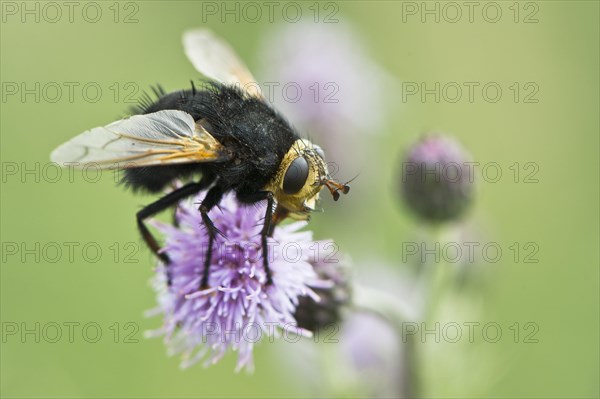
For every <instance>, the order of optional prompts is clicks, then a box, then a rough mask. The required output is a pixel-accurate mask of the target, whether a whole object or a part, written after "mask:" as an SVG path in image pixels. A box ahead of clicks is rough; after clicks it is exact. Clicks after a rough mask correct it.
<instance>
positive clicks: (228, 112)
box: [123, 82, 298, 197]
mask: <svg viewBox="0 0 600 399" xmlns="http://www.w3.org/2000/svg"><path fill="white" fill-rule="evenodd" d="M191 86H192V87H191V89H188V90H182V91H177V92H172V93H168V94H166V93H165V92H164V90H163V89H162V88H161V87H160V86H157V87H156V88H155V89H154V88H153V91H154V93H155V95H156V96H157V97H158V98H157V99H156V100H154V101H152V99H151V98H150V95H148V94H147V93H144V94H143V95H142V98H141V99H140V104H139V105H138V106H137V107H136V108H135V109H134V110H133V111H134V112H135V113H136V114H146V113H152V112H157V111H161V110H168V109H176V110H181V111H184V112H187V113H188V114H190V115H191V116H192V117H193V118H194V120H196V121H199V120H202V123H203V126H205V128H206V129H207V131H209V133H210V134H212V135H213V137H215V138H216V139H217V140H218V141H219V142H220V143H221V144H223V145H224V146H225V147H226V148H227V150H228V151H229V152H230V153H231V154H233V156H232V158H231V159H229V160H227V161H224V162H206V163H190V164H183V165H165V166H162V165H161V166H150V167H144V168H133V169H128V170H126V171H125V176H124V178H123V182H124V184H125V185H126V186H128V187H131V188H133V189H134V190H146V191H150V192H159V191H161V190H163V189H164V188H165V187H166V186H167V185H168V184H170V183H171V182H172V181H173V180H175V179H190V178H194V175H203V174H204V175H211V176H215V181H216V183H217V184H219V185H221V186H222V187H223V188H224V189H225V190H234V191H236V192H237V193H238V194H251V193H255V192H257V191H259V190H261V189H262V188H263V187H264V186H265V185H266V184H267V183H268V181H269V180H270V179H271V178H272V177H273V175H274V174H275V173H276V172H277V170H278V168H279V165H280V164H281V161H282V159H283V157H284V155H285V154H286V153H287V151H288V150H289V149H290V148H291V146H292V144H293V143H294V142H295V141H296V140H297V139H298V135H297V134H296V133H295V132H294V130H293V129H292V128H291V126H290V125H289V124H288V123H287V122H286V120H285V119H284V118H283V117H282V116H281V115H280V114H279V113H277V112H276V111H275V110H274V109H273V108H272V107H270V106H269V105H268V104H267V103H266V102H265V101H263V100H262V99H259V98H254V97H248V96H247V95H246V94H245V93H244V92H243V91H242V90H240V89H239V88H236V87H233V86H227V85H224V84H221V83H217V82H202V85H201V87H199V88H197V87H196V86H195V85H194V83H193V82H192V85H191ZM242 197H243V195H242Z"/></svg>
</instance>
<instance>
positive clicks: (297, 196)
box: [265, 139, 349, 219]
mask: <svg viewBox="0 0 600 399" xmlns="http://www.w3.org/2000/svg"><path fill="white" fill-rule="evenodd" d="M324 158H325V157H324V154H323V150H321V148H320V147H319V146H316V145H314V144H312V143H311V142H310V141H308V140H303V139H299V140H296V142H295V143H294V144H293V145H292V147H291V148H290V149H289V151H288V152H287V154H285V156H284V157H283V160H282V161H281V165H280V166H279V169H278V171H277V173H276V174H275V176H274V177H273V178H272V179H271V181H270V182H269V183H268V184H267V185H266V187H265V190H266V191H270V192H272V193H273V194H274V197H275V199H276V201H277V205H278V206H279V207H282V208H284V209H285V210H287V211H288V212H289V213H290V214H289V216H291V217H293V218H294V219H308V216H309V214H310V212H312V211H314V210H315V209H316V206H317V202H318V200H319V192H320V191H321V189H322V188H323V186H327V187H328V188H329V190H330V191H331V193H332V195H333V196H334V199H337V198H338V197H339V194H338V193H337V191H338V190H342V192H344V193H347V192H348V190H349V189H348V188H347V186H343V185H340V184H339V183H336V182H334V181H332V180H331V179H330V177H329V172H328V170H327V164H326V163H325V159H324Z"/></svg>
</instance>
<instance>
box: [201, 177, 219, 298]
mask: <svg viewBox="0 0 600 399" xmlns="http://www.w3.org/2000/svg"><path fill="white" fill-rule="evenodd" d="M223 194H224V191H223V189H222V188H221V187H220V186H218V185H217V186H214V187H213V188H211V189H210V190H209V191H208V193H207V194H206V197H204V200H203V201H202V204H201V205H200V208H199V210H200V213H201V214H202V222H203V223H204V226H205V227H206V230H207V231H208V248H207V250H206V257H205V258H204V271H203V274H202V280H201V281H200V289H205V288H208V275H209V272H210V262H211V260H212V251H213V244H214V241H215V237H216V236H217V234H220V235H222V236H224V235H223V232H221V231H220V230H219V229H217V227H216V226H215V224H214V223H213V221H212V220H211V219H210V217H209V216H208V212H210V210H211V209H212V208H214V206H215V205H218V204H219V202H221V198H223Z"/></svg>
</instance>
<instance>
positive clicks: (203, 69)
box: [183, 29, 262, 98]
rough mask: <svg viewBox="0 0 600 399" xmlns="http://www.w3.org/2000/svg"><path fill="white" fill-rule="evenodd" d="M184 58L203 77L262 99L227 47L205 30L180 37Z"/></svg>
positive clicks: (248, 73)
mask: <svg viewBox="0 0 600 399" xmlns="http://www.w3.org/2000/svg"><path fill="white" fill-rule="evenodd" d="M183 47H184V50H185V55H187V57H188V59H189V60H190V61H191V63H192V65H194V68H196V69H197V70H198V72H200V73H201V74H203V75H204V76H206V77H208V78H211V79H214V80H217V81H219V82H222V83H227V84H230V85H239V86H240V87H241V88H242V89H244V90H245V91H246V93H248V95H250V96H253V97H259V98H262V94H261V91H260V88H259V87H258V84H257V83H256V79H254V77H253V76H252V74H251V73H250V71H248V68H247V67H246V65H244V63H243V62H242V61H241V60H240V59H239V58H238V56H237V55H236V54H235V51H234V50H233V48H231V46H230V45H229V44H228V43H227V42H226V41H224V40H223V39H221V38H220V37H218V36H216V35H215V34H214V33H212V32H211V31H209V30H207V29H192V30H189V31H187V32H185V33H184V34H183Z"/></svg>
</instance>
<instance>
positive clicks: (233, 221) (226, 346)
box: [151, 193, 331, 371]
mask: <svg viewBox="0 0 600 399" xmlns="http://www.w3.org/2000/svg"><path fill="white" fill-rule="evenodd" d="M204 194H205V193H200V195H199V196H198V199H201V198H204ZM197 202H198V201H196V203H197ZM265 206H266V204H265V203H260V204H256V205H254V206H242V205H240V204H238V202H237V201H236V200H235V195H234V194H229V195H226V196H225V197H224V198H223V201H222V202H221V204H220V207H216V208H215V209H213V210H212V211H211V212H210V217H211V219H212V220H213V221H214V223H215V226H216V227H217V228H218V229H219V230H221V231H222V232H223V233H224V234H225V237H226V238H224V237H222V236H220V235H219V236H217V238H216V239H215V243H214V246H213V254H212V264H211V267H210V275H209V287H211V288H209V289H205V290H199V287H200V280H201V278H202V270H203V262H204V256H205V253H206V252H205V251H206V250H207V246H208V234H207V231H206V229H205V227H204V226H203V225H202V219H201V215H200V212H199V211H198V209H197V205H194V203H193V202H191V201H189V202H182V203H181V204H180V205H179V206H178V208H177V210H176V218H177V220H178V222H179V226H178V227H175V226H172V225H168V224H164V223H160V222H154V225H155V226H156V227H157V228H158V229H159V230H160V231H161V232H162V233H163V234H164V235H165V237H166V243H165V246H164V248H163V250H164V251H166V252H167V253H168V254H169V257H170V259H171V263H170V265H169V266H168V268H169V273H170V276H171V279H172V284H171V286H170V287H167V284H166V281H167V279H166V268H165V267H164V266H162V265H161V266H159V267H158V268H157V275H156V277H155V278H154V288H155V290H156V291H157V293H158V302H159V306H158V308H157V309H156V310H154V311H153V313H162V314H163V316H164V325H163V327H162V328H161V329H159V330H157V331H154V332H153V333H151V335H164V339H165V343H166V345H167V346H168V347H169V353H170V354H182V355H183V362H182V367H184V368H185V367H189V366H191V365H193V364H194V363H196V362H198V361H200V360H204V361H205V362H204V363H205V365H208V364H211V363H212V364H214V363H216V362H217V361H218V360H220V359H221V358H222V357H223V355H224V354H225V353H226V352H227V351H228V350H230V349H231V350H234V351H237V352H238V353H239V354H238V361H237V368H236V371H239V370H241V369H242V368H244V367H246V368H247V369H252V368H253V363H252V350H253V347H254V344H255V343H256V342H258V341H259V340H260V339H261V338H262V337H263V336H264V335H266V336H269V337H273V336H279V335H280V334H281V331H282V330H283V329H286V330H287V332H289V333H296V334H300V335H303V336H310V335H311V333H310V332H309V331H307V330H304V329H302V328H300V327H298V326H297V322H296V320H295V319H294V316H293V315H294V312H295V310H296V307H297V306H298V303H299V300H300V298H302V297H310V298H311V299H312V300H314V301H319V297H318V295H317V294H315V292H314V291H313V288H315V289H316V288H323V287H329V286H331V282H328V281H324V280H320V279H319V277H318V275H317V274H316V273H315V271H314V269H313V264H315V263H316V262H317V261H318V259H316V256H318V255H317V254H318V253H319V251H315V245H325V243H321V242H316V243H315V242H314V241H312V233H311V232H308V231H299V229H300V228H301V227H303V226H304V225H305V222H296V223H293V224H289V225H286V226H278V227H277V228H276V229H275V231H274V235H273V238H271V239H270V242H269V248H270V249H269V257H270V258H269V261H270V267H271V270H272V272H273V284H271V285H266V273H265V271H264V268H263V265H262V251H261V245H260V230H261V228H262V222H263V221H262V218H263V215H264V214H265V209H264V207H265Z"/></svg>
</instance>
